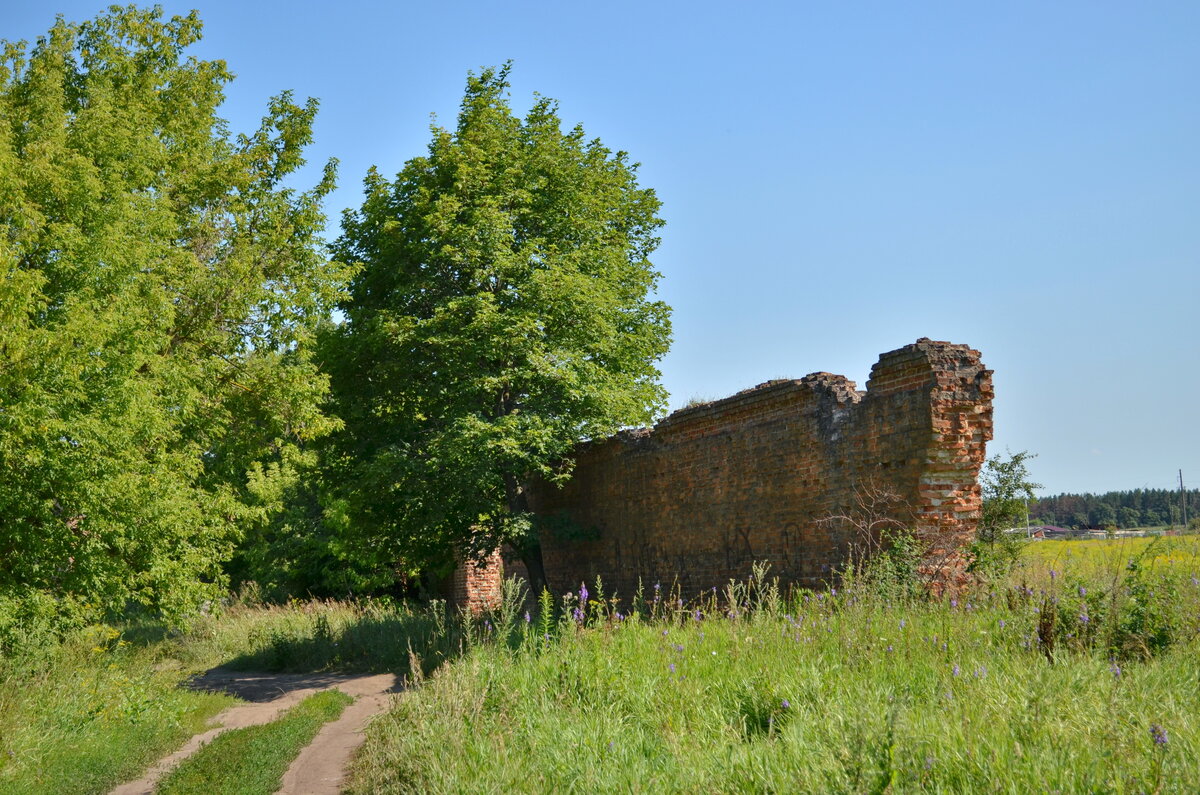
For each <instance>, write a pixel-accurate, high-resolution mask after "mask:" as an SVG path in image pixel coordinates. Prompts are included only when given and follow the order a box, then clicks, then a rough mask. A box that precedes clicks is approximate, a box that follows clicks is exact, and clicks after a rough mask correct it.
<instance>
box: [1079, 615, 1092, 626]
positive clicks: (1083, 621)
mask: <svg viewBox="0 0 1200 795" xmlns="http://www.w3.org/2000/svg"><path fill="white" fill-rule="evenodd" d="M1089 621H1091V619H1090V618H1088V614H1087V613H1080V614H1079V623H1080V624H1086V623H1087V622H1089Z"/></svg>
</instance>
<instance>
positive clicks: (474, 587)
mask: <svg viewBox="0 0 1200 795" xmlns="http://www.w3.org/2000/svg"><path fill="white" fill-rule="evenodd" d="M483 563H484V565H482V566H480V565H478V564H476V563H475V562H474V561H466V562H464V563H460V564H459V566H458V568H456V569H455V570H454V573H453V574H451V575H450V579H449V582H448V583H446V584H445V585H444V586H443V587H444V588H445V595H446V599H447V601H449V603H450V604H452V605H455V606H457V607H464V608H466V609H467V610H470V611H471V612H472V613H479V612H482V611H484V610H486V609H488V608H490V607H494V606H495V605H497V604H499V603H500V590H501V586H500V583H501V581H502V580H503V578H504V566H503V561H502V560H501V558H500V550H498V549H497V550H496V551H495V552H493V553H492V554H491V555H489V556H488V558H487V560H485V561H483Z"/></svg>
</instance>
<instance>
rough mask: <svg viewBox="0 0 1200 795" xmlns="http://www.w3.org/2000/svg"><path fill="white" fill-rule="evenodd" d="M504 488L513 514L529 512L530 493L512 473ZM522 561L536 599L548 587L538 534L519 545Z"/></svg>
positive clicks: (509, 508)
mask: <svg viewBox="0 0 1200 795" xmlns="http://www.w3.org/2000/svg"><path fill="white" fill-rule="evenodd" d="M504 490H505V492H506V497H507V500H508V512H509V514H511V515H512V516H520V515H521V514H527V513H529V495H528V494H526V492H525V487H524V486H523V485H522V484H521V482H520V481H519V480H517V478H516V477H515V476H513V475H511V474H505V476H504ZM518 553H519V554H520V556H521V562H522V563H524V564H525V571H526V573H527V574H528V575H529V592H530V594H531V595H532V596H533V598H534V600H535V601H536V600H537V599H538V597H540V596H541V595H542V589H544V588H546V587H547V585H546V567H545V566H544V565H543V564H542V542H541V539H539V538H538V537H537V536H536V535H533V536H532V537H529V538H525V539H522V540H521V542H520V545H519V547H518Z"/></svg>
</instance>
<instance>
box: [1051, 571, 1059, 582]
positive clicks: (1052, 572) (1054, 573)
mask: <svg viewBox="0 0 1200 795" xmlns="http://www.w3.org/2000/svg"><path fill="white" fill-rule="evenodd" d="M1057 577H1058V572H1057V571H1055V570H1054V569H1050V579H1052V580H1053V579H1056V578H1057Z"/></svg>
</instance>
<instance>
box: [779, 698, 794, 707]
mask: <svg viewBox="0 0 1200 795" xmlns="http://www.w3.org/2000/svg"><path fill="white" fill-rule="evenodd" d="M779 706H781V707H783V708H784V709H791V708H792V702H790V701H788V700H787V699H786V698H785V699H784V700H783V703H782V704H780V705H779Z"/></svg>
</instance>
